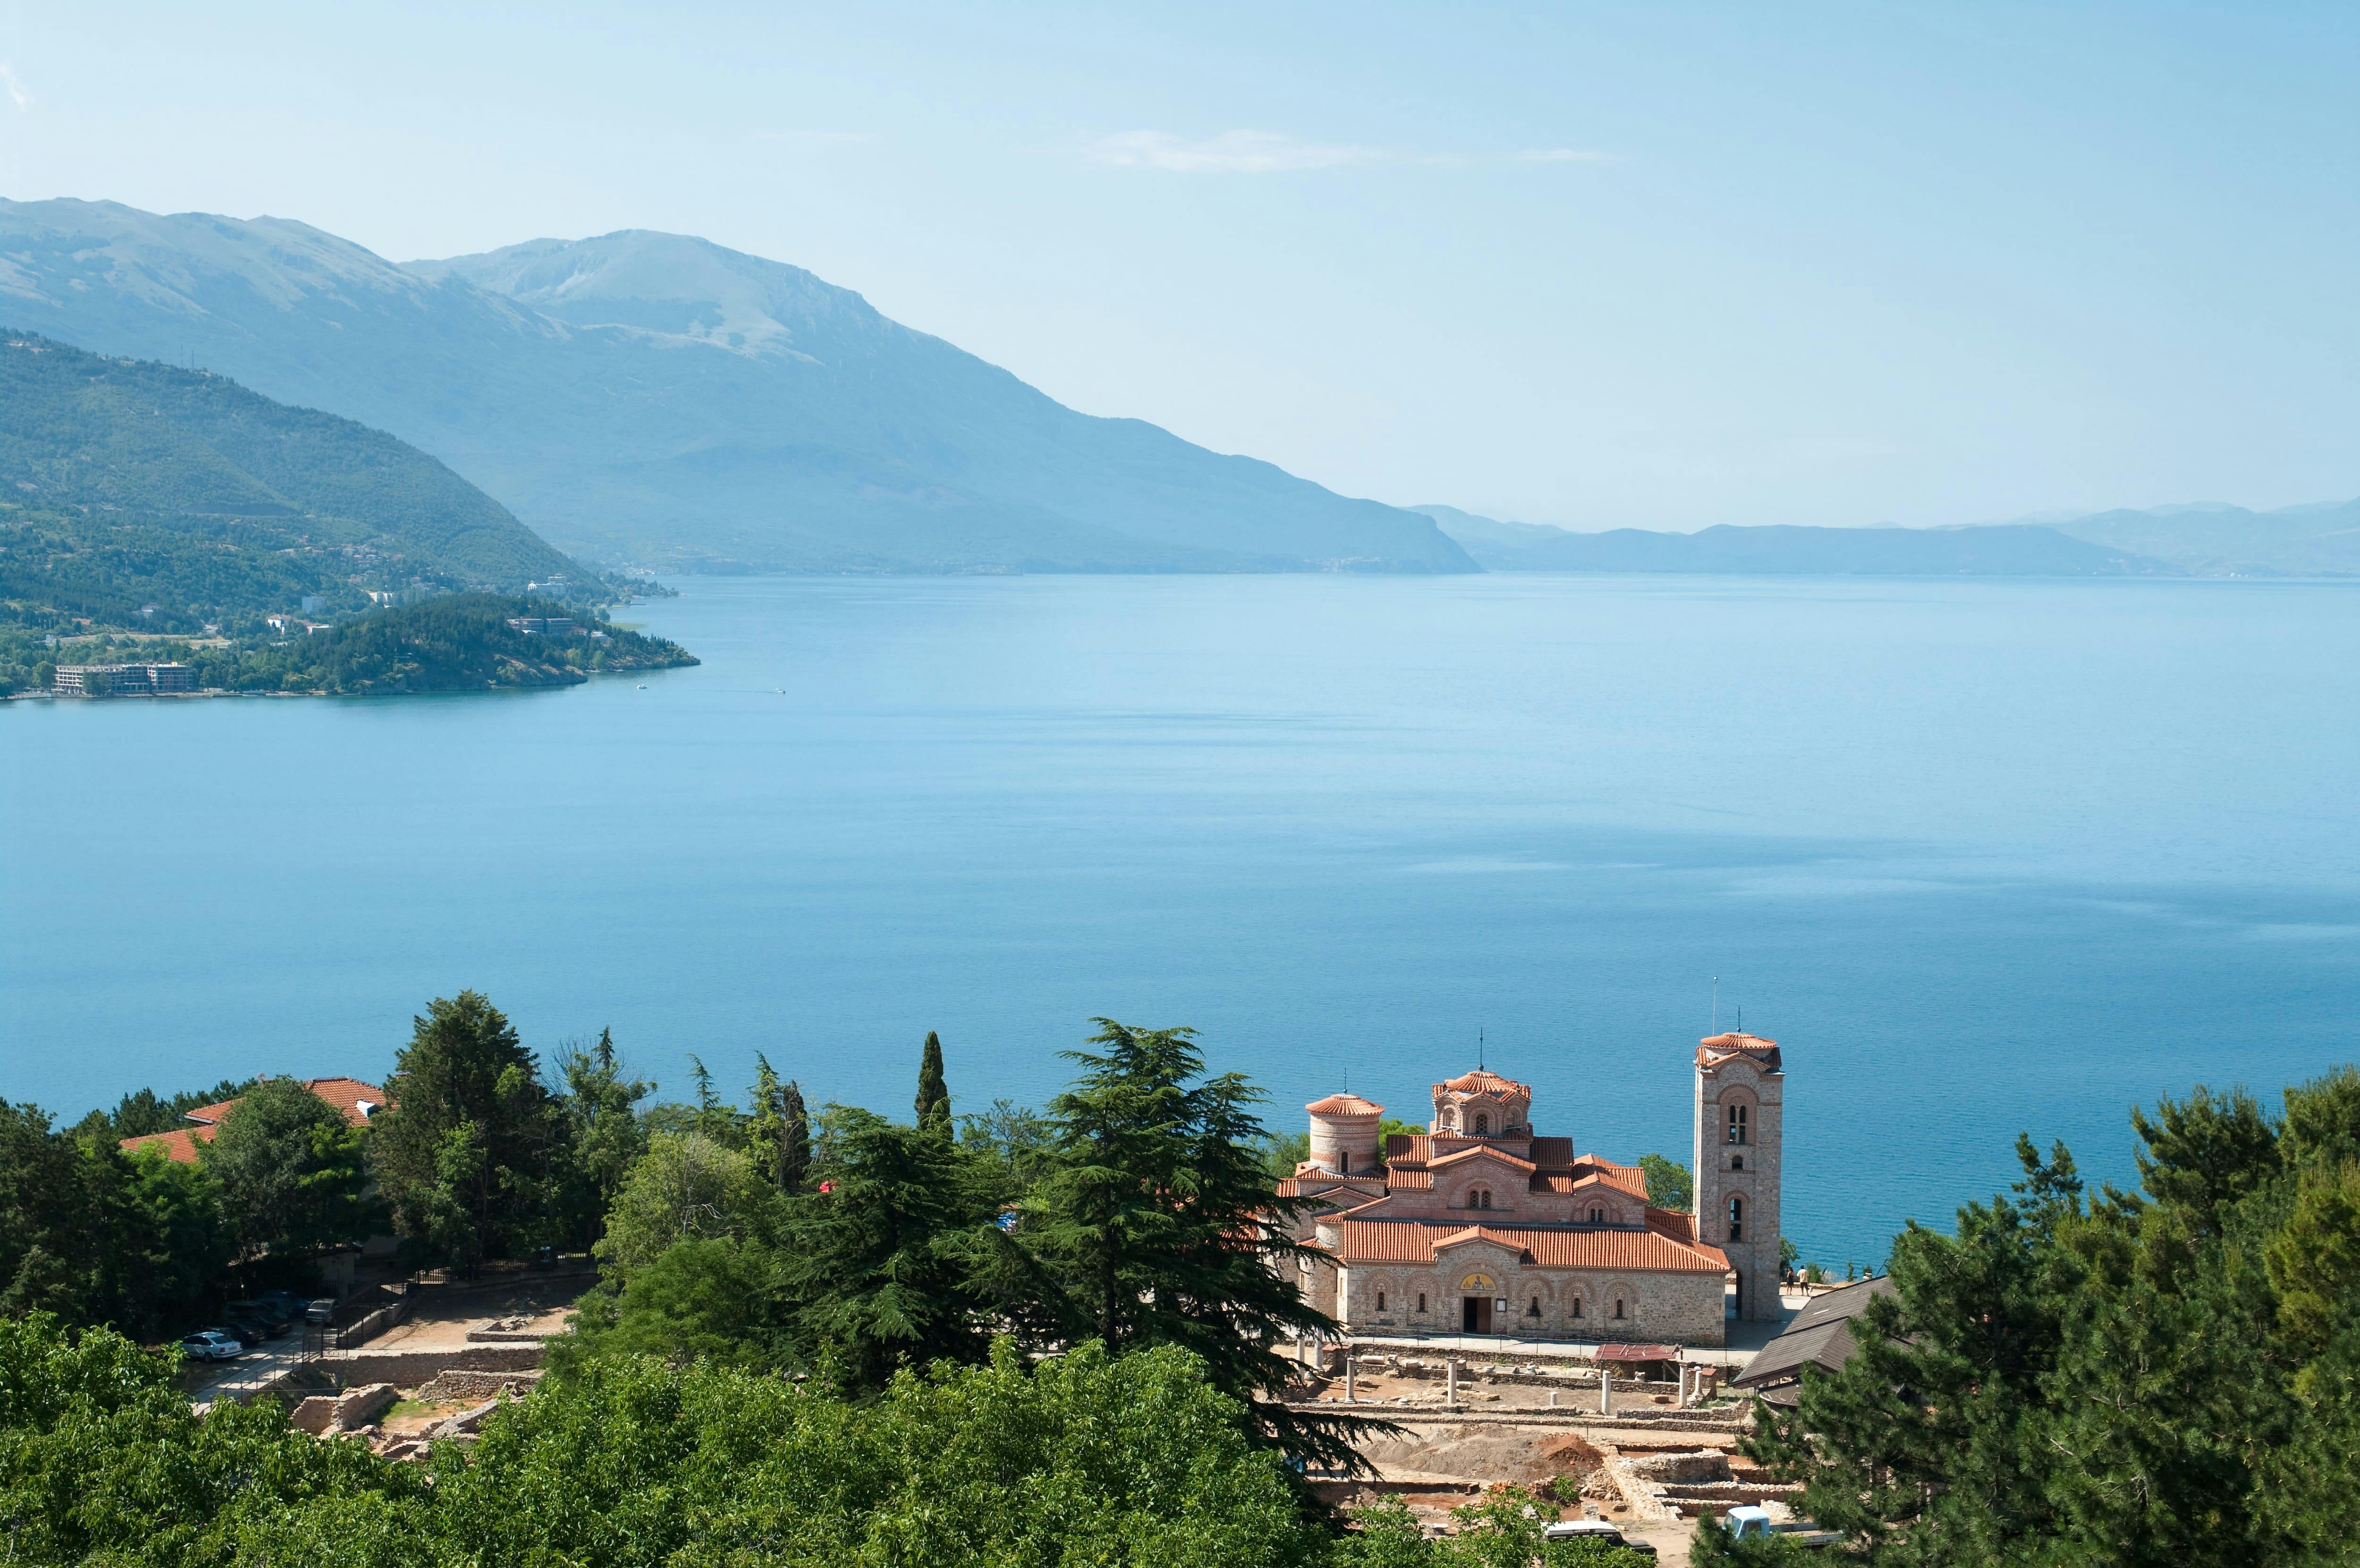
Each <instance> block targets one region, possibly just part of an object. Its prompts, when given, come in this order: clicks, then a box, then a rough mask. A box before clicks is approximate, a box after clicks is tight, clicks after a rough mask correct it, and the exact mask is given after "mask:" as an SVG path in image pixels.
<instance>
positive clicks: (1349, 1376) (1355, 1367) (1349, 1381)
mask: <svg viewBox="0 0 2360 1568" xmlns="http://www.w3.org/2000/svg"><path fill="white" fill-rule="evenodd" d="M1359 1376H1360V1358H1359V1357H1358V1356H1356V1355H1354V1354H1352V1353H1351V1352H1350V1351H1349V1350H1348V1351H1346V1352H1345V1353H1344V1403H1346V1404H1348V1405H1349V1404H1354V1403H1357V1402H1358V1401H1359V1398H1360V1396H1359V1394H1358V1393H1356V1392H1355V1391H1354V1390H1355V1388H1356V1386H1357V1379H1358V1377H1359Z"/></svg>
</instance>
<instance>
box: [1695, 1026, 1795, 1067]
mask: <svg viewBox="0 0 2360 1568" xmlns="http://www.w3.org/2000/svg"><path fill="white" fill-rule="evenodd" d="M1734 1056H1746V1057H1752V1058H1754V1060H1756V1061H1758V1062H1760V1063H1761V1064H1762V1065H1763V1066H1764V1067H1766V1068H1768V1069H1770V1070H1771V1071H1772V1072H1776V1071H1777V1070H1778V1042H1777V1041H1775V1040H1765V1039H1764V1038H1763V1037H1762V1036H1759V1035H1740V1034H1735V1033H1731V1034H1725V1035H1707V1036H1705V1037H1704V1038H1703V1039H1701V1040H1699V1041H1698V1042H1697V1054H1696V1059H1697V1065H1698V1066H1699V1067H1709V1066H1710V1065H1711V1064H1712V1063H1714V1062H1717V1061H1727V1060H1728V1059H1729V1058H1732V1057H1734Z"/></svg>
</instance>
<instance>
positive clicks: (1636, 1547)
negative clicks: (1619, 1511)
mask: <svg viewBox="0 0 2360 1568" xmlns="http://www.w3.org/2000/svg"><path fill="white" fill-rule="evenodd" d="M1541 1539H1542V1540H1543V1541H1601V1542H1603V1543H1604V1544H1606V1545H1608V1546H1619V1547H1622V1549H1623V1550H1624V1551H1626V1552H1637V1553H1638V1554H1639V1555H1640V1556H1642V1557H1653V1556H1655V1548H1654V1547H1653V1546H1651V1545H1649V1544H1648V1543H1647V1542H1645V1541H1630V1540H1626V1539H1625V1538H1624V1537H1623V1534H1622V1529H1621V1528H1620V1527H1619V1526H1617V1525H1616V1524H1615V1523H1614V1522H1613V1521H1612V1520H1611V1519H1559V1520H1557V1523H1555V1524H1553V1525H1550V1526H1549V1527H1548V1528H1547V1529H1546V1530H1542V1531H1541Z"/></svg>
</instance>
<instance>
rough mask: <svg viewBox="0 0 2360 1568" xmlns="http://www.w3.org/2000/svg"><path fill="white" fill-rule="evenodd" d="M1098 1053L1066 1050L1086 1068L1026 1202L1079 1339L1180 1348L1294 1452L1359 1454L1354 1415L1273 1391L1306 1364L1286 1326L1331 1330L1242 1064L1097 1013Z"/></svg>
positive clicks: (1059, 1107) (1038, 1250) (1034, 1236)
mask: <svg viewBox="0 0 2360 1568" xmlns="http://www.w3.org/2000/svg"><path fill="white" fill-rule="evenodd" d="M1097 1023H1098V1033H1097V1034H1096V1035H1094V1036H1091V1037H1090V1040H1089V1044H1090V1045H1091V1046H1093V1047H1098V1048H1097V1049H1095V1050H1080V1051H1068V1052H1066V1053H1065V1055H1066V1058H1067V1059H1069V1060H1072V1061H1075V1062H1077V1063H1078V1064H1080V1066H1081V1068H1082V1073H1081V1076H1080V1077H1079V1078H1078V1079H1077V1080H1076V1081H1075V1083H1074V1084H1073V1085H1072V1086H1071V1087H1070V1088H1068V1089H1067V1090H1066V1091H1065V1092H1064V1093H1062V1094H1060V1095H1058V1096H1057V1098H1056V1099H1055V1100H1054V1101H1052V1102H1050V1105H1049V1114H1050V1118H1051V1121H1052V1123H1053V1124H1054V1128H1055V1131H1056V1140H1057V1141H1056V1160H1055V1164H1054V1168H1052V1170H1051V1171H1050V1173H1049V1175H1048V1176H1047V1177H1046V1178H1045V1179H1043V1181H1042V1182H1041V1183H1040V1185H1039V1186H1038V1187H1037V1188H1036V1189H1035V1190H1034V1191H1033V1193H1032V1196H1031V1197H1030V1198H1028V1199H1027V1200H1026V1201H1025V1205H1024V1215H1023V1221H1022V1228H1021V1231H1020V1234H1022V1236H1023V1237H1024V1238H1025V1241H1026V1244H1027V1245H1028V1246H1029V1247H1030V1248H1031V1250H1032V1252H1033V1253H1034V1254H1035V1255H1037V1256H1038V1257H1039V1258H1040V1259H1041V1260H1042V1263H1043V1266H1045V1268H1046V1270H1047V1272H1048V1273H1049V1274H1050V1276H1051V1277H1053V1278H1054V1279H1055V1280H1056V1282H1057V1284H1058V1285H1059V1287H1060V1288H1061V1299H1060V1302H1059V1304H1060V1305H1061V1306H1062V1307H1063V1310H1065V1314H1066V1318H1067V1323H1068V1327H1067V1332H1068V1334H1069V1335H1070V1337H1072V1338H1074V1339H1077V1340H1078V1339H1082V1338H1095V1339H1097V1340H1099V1341H1100V1342H1102V1343H1105V1344H1107V1345H1108V1346H1109V1347H1110V1348H1112V1349H1113V1350H1115V1351H1116V1352H1117V1353H1118V1354H1123V1353H1129V1352H1131V1351H1134V1350H1138V1349H1142V1348H1144V1347H1147V1346H1150V1345H1156V1344H1177V1345H1181V1346H1183V1347H1185V1349H1187V1350H1188V1351H1189V1352H1190V1353H1191V1354H1195V1355H1196V1356H1197V1357H1198V1358H1200V1359H1201V1360H1202V1361H1203V1362H1204V1364H1205V1366H1206V1369H1207V1375H1208V1376H1210V1377H1211V1378H1212V1380H1213V1384H1214V1387H1218V1388H1219V1389H1220V1390H1221V1391H1222V1392H1224V1393H1226V1394H1228V1395H1229V1396H1230V1397H1232V1398H1237V1399H1240V1400H1260V1401H1262V1402H1261V1403H1258V1404H1257V1405H1256V1407H1255V1408H1256V1409H1257V1411H1258V1413H1259V1415H1260V1416H1261V1418H1262V1420H1263V1422H1264V1423H1265V1425H1266V1427H1267V1429H1268V1430H1269V1431H1271V1433H1272V1434H1273V1436H1275V1437H1276V1438H1278V1439H1279V1440H1280V1441H1282V1442H1285V1443H1286V1444H1287V1445H1288V1446H1289V1447H1290V1448H1292V1449H1294V1450H1295V1451H1297V1452H1299V1453H1307V1454H1311V1455H1314V1456H1319V1457H1325V1458H1327V1459H1330V1460H1333V1461H1335V1462H1338V1463H1350V1462H1352V1460H1351V1455H1350V1453H1349V1447H1348V1445H1347V1444H1346V1443H1345V1442H1344V1441H1343V1438H1342V1435H1341V1434H1342V1433H1343V1431H1345V1430H1346V1425H1345V1423H1341V1422H1333V1421H1327V1420H1319V1419H1317V1418H1302V1417H1298V1416H1296V1415H1295V1414H1293V1413H1291V1412H1289V1411H1287V1410H1286V1409H1284V1405H1282V1404H1280V1403H1277V1402H1276V1401H1274V1400H1271V1399H1269V1398H1267V1396H1270V1395H1273V1394H1275V1393H1277V1392H1278V1391H1279V1390H1281V1389H1283V1388H1284V1386H1285V1385H1286V1384H1287V1383H1288V1382H1289V1381H1291V1380H1292V1379H1293V1378H1294V1377H1295V1375H1296V1374H1295V1367H1294V1366H1293V1365H1291V1364H1290V1363H1289V1362H1288V1361H1287V1360H1286V1358H1285V1356H1284V1349H1285V1345H1286V1341H1287V1338H1288V1336H1290V1335H1293V1334H1297V1333H1313V1334H1331V1335H1332V1334H1333V1333H1334V1332H1336V1324H1335V1322H1334V1321H1333V1320H1331V1319H1329V1318H1328V1317H1327V1316H1326V1315H1325V1314H1324V1313H1322V1312H1320V1311H1318V1310H1317V1309H1315V1308H1313V1307H1312V1306H1310V1305H1309V1304H1308V1303H1307V1302H1306V1301H1305V1300H1304V1299H1303V1297H1302V1295H1301V1293H1300V1292H1299V1291H1298V1290H1297V1289H1296V1288H1295V1278H1296V1274H1297V1269H1298V1266H1299V1264H1300V1263H1302V1262H1305V1261H1307V1260H1308V1259H1309V1258H1310V1257H1311V1256H1312V1254H1311V1252H1310V1250H1309V1249H1307V1248H1306V1247H1303V1246H1300V1245H1296V1244H1295V1242H1294V1241H1293V1240H1292V1239H1291V1237H1290V1236H1289V1235H1288V1234H1287V1233H1286V1232H1285V1231H1284V1229H1283V1228H1281V1226H1282V1224H1283V1223H1284V1221H1285V1220H1286V1219H1287V1218H1288V1217H1289V1215H1290V1214H1291V1213H1292V1212H1293V1211H1294V1208H1295V1204H1294V1203H1293V1201H1290V1200H1281V1199H1274V1198H1273V1196H1272V1192H1271V1183H1270V1178H1269V1174H1268V1172H1267V1171H1265V1170H1264V1169H1263V1168H1262V1160H1261V1158H1260V1156H1259V1150H1260V1148H1261V1146H1262V1142H1263V1138H1264V1130H1263V1127H1262V1123H1261V1121H1260V1120H1259V1119H1257V1118H1256V1117H1255V1115H1254V1114H1253V1109H1252V1108H1253V1107H1254V1105H1256V1104H1257V1103H1259V1102H1260V1101H1261V1099H1262V1095H1261V1093H1260V1091H1257V1090H1255V1089H1254V1088H1253V1087H1252V1086H1251V1084H1250V1083H1249V1082H1248V1081H1247V1080H1245V1079H1244V1078H1243V1077H1242V1076H1241V1075H1240V1074H1237V1073H1222V1074H1218V1075H1214V1076H1211V1077H1207V1076H1206V1073H1205V1062H1204V1057H1203V1055H1202V1053H1200V1052H1199V1051H1198V1050H1197V1048H1196V1044H1195V1031H1194V1030H1191V1029H1185V1028H1174V1029H1135V1028H1132V1027H1131V1026H1129V1025H1123V1024H1118V1023H1116V1022H1115V1021H1114V1020H1112V1019H1110V1018H1101V1019H1098V1020H1097Z"/></svg>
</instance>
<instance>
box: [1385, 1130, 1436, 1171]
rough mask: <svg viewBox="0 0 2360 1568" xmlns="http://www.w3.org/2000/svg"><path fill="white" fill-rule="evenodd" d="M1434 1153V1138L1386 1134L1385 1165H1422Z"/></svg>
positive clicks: (1424, 1134) (1406, 1134)
mask: <svg viewBox="0 0 2360 1568" xmlns="http://www.w3.org/2000/svg"><path fill="white" fill-rule="evenodd" d="M1433 1152H1434V1138H1433V1136H1432V1135H1430V1134H1426V1133H1387V1134H1386V1135H1385V1163H1386V1164H1387V1165H1399V1164H1404V1163H1406V1164H1410V1165H1424V1164H1425V1163H1426V1158H1427V1157H1428V1156H1430V1155H1431V1154H1432V1153H1433Z"/></svg>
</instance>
